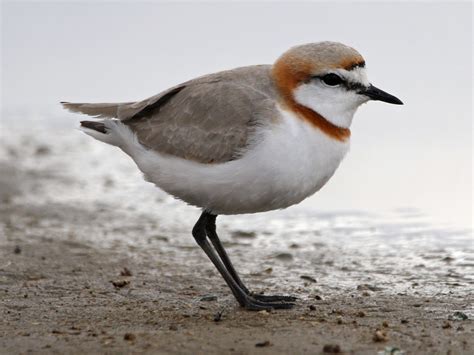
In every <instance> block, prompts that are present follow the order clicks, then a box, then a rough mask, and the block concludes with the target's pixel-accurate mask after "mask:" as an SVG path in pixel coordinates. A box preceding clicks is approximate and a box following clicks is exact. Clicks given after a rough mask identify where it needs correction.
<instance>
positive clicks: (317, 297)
mask: <svg viewBox="0 0 474 355" xmlns="http://www.w3.org/2000/svg"><path fill="white" fill-rule="evenodd" d="M314 299H315V300H318V301H321V300H322V299H323V298H322V297H321V296H320V295H315V296H314Z"/></svg>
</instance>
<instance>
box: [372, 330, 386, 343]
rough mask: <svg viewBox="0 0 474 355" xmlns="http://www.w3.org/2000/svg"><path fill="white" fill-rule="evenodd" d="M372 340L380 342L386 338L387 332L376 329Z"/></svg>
mask: <svg viewBox="0 0 474 355" xmlns="http://www.w3.org/2000/svg"><path fill="white" fill-rule="evenodd" d="M372 340H373V341H374V342H376V343H381V342H384V341H387V340H388V336H387V334H386V333H385V332H384V331H383V330H380V329H376V330H375V333H374V336H373V338H372Z"/></svg>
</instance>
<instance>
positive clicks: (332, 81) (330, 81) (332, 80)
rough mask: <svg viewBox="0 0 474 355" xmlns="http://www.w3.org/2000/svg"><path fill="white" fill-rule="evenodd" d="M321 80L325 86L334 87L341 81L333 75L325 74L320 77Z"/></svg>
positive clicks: (337, 76)
mask: <svg viewBox="0 0 474 355" xmlns="http://www.w3.org/2000/svg"><path fill="white" fill-rule="evenodd" d="M321 80H322V81H324V83H325V84H326V85H329V86H336V85H340V84H342V82H343V80H342V78H341V77H340V76H339V75H337V74H334V73H330V74H326V75H324V76H323V77H321Z"/></svg>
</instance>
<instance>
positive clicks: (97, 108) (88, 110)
mask: <svg viewBox="0 0 474 355" xmlns="http://www.w3.org/2000/svg"><path fill="white" fill-rule="evenodd" d="M131 103H132V102H118V103H97V104H89V103H72V102H61V105H63V107H64V108H65V109H66V110H69V111H71V112H76V113H83V114H86V115H89V116H94V117H97V118H119V108H121V107H124V106H127V105H129V104H131Z"/></svg>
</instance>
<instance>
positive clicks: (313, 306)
mask: <svg viewBox="0 0 474 355" xmlns="http://www.w3.org/2000/svg"><path fill="white" fill-rule="evenodd" d="M308 308H309V310H310V311H315V310H316V306H315V305H312V304H311V305H310V306H309V307H308Z"/></svg>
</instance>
